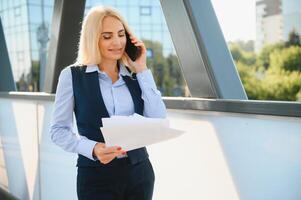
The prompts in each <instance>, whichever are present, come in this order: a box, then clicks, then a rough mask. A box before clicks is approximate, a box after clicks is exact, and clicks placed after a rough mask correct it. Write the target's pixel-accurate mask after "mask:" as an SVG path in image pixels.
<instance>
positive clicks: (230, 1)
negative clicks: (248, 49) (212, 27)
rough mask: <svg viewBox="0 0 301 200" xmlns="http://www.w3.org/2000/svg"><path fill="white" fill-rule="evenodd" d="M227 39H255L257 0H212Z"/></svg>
mask: <svg viewBox="0 0 301 200" xmlns="http://www.w3.org/2000/svg"><path fill="white" fill-rule="evenodd" d="M211 2H212V5H213V7H214V10H215V13H216V15H217V18H218V21H219V23H220V26H221V29H222V31H223V33H224V36H225V39H226V41H235V40H255V36H256V24H255V22H256V12H255V3H256V0H211Z"/></svg>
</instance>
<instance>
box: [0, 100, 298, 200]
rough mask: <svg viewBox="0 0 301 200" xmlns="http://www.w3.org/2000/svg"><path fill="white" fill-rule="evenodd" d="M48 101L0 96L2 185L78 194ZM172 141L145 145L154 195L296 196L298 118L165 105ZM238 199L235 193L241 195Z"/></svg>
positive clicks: (21, 191)
mask: <svg viewBox="0 0 301 200" xmlns="http://www.w3.org/2000/svg"><path fill="white" fill-rule="evenodd" d="M52 104H53V102H51V101H30V100H16V99H4V98H2V99H1V98H0V145H1V146H0V147H1V148H0V186H1V187H2V188H6V189H7V190H9V191H10V192H12V193H13V194H14V195H16V196H17V197H19V198H20V199H22V200H23V199H24V200H27V199H43V200H46V199H47V200H48V199H58V200H60V199H62V200H65V199H76V167H75V164H76V157H77V156H76V155H73V154H71V153H67V152H64V151H63V150H61V149H60V148H59V147H57V146H55V145H54V144H53V143H52V142H51V141H50V135H49V134H48V130H49V123H50V118H51V113H52ZM168 118H169V119H170V121H171V125H172V127H174V128H179V129H183V130H187V133H186V134H185V135H183V136H181V137H179V138H177V139H174V140H170V141H167V142H164V143H160V144H156V145H152V146H150V147H149V148H148V149H149V153H150V158H151V160H152V163H153V166H154V170H155V173H156V182H155V192H154V200H157V199H158V200H161V199H162V200H165V199H173V200H177V199H181V200H182V199H206V200H221V199H222V200H235V199H242V200H254V199H256V200H261V199H262V200H270V199H271V200H272V199H273V200H277V199H279V200H280V199H281V200H282V199H289V200H294V199H296V200H297V199H301V191H300V188H299V186H300V185H301V171H300V168H301V156H300V152H301V118H293V117H277V116H263V115H248V114H234V113H221V112H203V111H189V110H186V111H185V110H168ZM238 196H239V197H240V198H239V197H238Z"/></svg>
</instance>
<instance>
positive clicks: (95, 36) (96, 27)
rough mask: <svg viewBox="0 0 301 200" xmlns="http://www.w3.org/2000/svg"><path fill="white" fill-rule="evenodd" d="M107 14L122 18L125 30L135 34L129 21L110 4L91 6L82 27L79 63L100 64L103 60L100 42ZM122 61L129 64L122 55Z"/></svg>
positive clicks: (77, 62) (78, 54)
mask: <svg viewBox="0 0 301 200" xmlns="http://www.w3.org/2000/svg"><path fill="white" fill-rule="evenodd" d="M107 16H110V17H115V18H117V19H118V20H120V22H121V23H122V24H123V27H124V29H125V31H127V32H128V33H129V34H131V35H133V32H132V31H131V30H130V28H129V26H128V24H127V22H126V21H125V19H124V18H123V17H122V16H121V14H120V13H119V12H118V11H117V10H116V9H114V8H112V7H109V6H95V7H93V8H91V9H90V10H89V12H88V14H87V15H86V16H85V18H84V20H83V24H82V28H81V34H80V40H79V46H78V53H77V59H76V64H77V65H89V64H99V63H100V62H101V54H100V50H99V47H98V42H99V39H100V36H101V30H102V21H103V19H104V18H105V17H107ZM120 62H121V63H122V64H125V65H127V62H126V58H125V56H122V58H121V59H120ZM128 67H130V66H128ZM130 69H131V70H132V71H135V70H134V69H133V68H132V67H130Z"/></svg>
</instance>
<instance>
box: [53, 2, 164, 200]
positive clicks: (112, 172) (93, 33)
mask: <svg viewBox="0 0 301 200" xmlns="http://www.w3.org/2000/svg"><path fill="white" fill-rule="evenodd" d="M126 32H127V33H128V34H129V37H130V40H131V42H132V43H133V44H134V45H135V46H137V47H139V48H140V49H141V53H140V56H139V57H137V58H136V59H135V61H133V60H131V59H130V58H129V56H128V55H127V53H126V52H125V47H126V43H127V38H126V37H127V36H126ZM125 65H127V67H126V66H125ZM73 111H74V113H75V117H76V122H77V128H78V133H79V134H75V133H73V131H72V127H73ZM134 113H138V114H140V115H144V116H146V117H157V118H164V117H165V116H166V108H165V105H164V103H163V101H162V99H161V93H160V92H159V91H158V90H157V88H156V85H155V82H154V79H153V76H152V74H151V71H150V70H149V69H147V67H146V48H145V46H144V44H143V42H142V41H140V40H138V39H137V38H136V37H134V35H133V34H132V32H131V30H130V29H129V27H128V25H127V23H126V21H125V20H124V19H123V18H122V16H121V15H120V14H119V13H118V12H117V11H116V10H115V9H113V8H110V7H102V6H98V7H94V8H92V9H91V10H90V11H89V13H88V14H87V15H86V17H85V18H84V21H83V24H82V30H81V37H80V42H79V50H78V57H77V62H76V64H74V65H71V66H68V67H66V68H65V69H63V70H62V72H61V74H60V76H59V82H58V86H57V91H56V96H55V104H54V111H53V118H52V124H51V130H50V132H51V139H52V141H53V142H54V143H55V144H57V145H58V146H60V147H62V148H63V149H64V150H66V151H69V152H74V153H77V154H78V160H77V167H78V170H77V195H78V199H87V200H93V199H104V200H111V199H137V200H143V199H151V198H152V193H153V186H154V179H155V176H154V171H153V168H152V165H151V163H150V161H149V159H148V153H147V151H146V148H145V147H144V148H140V149H136V150H132V151H129V152H125V151H124V150H123V149H122V148H121V147H119V146H114V147H106V145H105V143H104V139H103V136H102V133H101V130H100V127H102V121H101V119H102V118H104V117H110V116H112V115H132V114H134Z"/></svg>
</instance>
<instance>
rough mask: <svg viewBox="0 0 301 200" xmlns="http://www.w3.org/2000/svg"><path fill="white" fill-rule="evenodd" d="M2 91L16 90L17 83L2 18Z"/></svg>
mask: <svg viewBox="0 0 301 200" xmlns="http://www.w3.org/2000/svg"><path fill="white" fill-rule="evenodd" d="M0 91H1V92H9V91H16V85H15V82H14V77H13V73H12V69H11V64H10V61H9V56H8V51H7V47H6V42H5V36H4V31H3V26H2V22H1V18H0Z"/></svg>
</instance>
